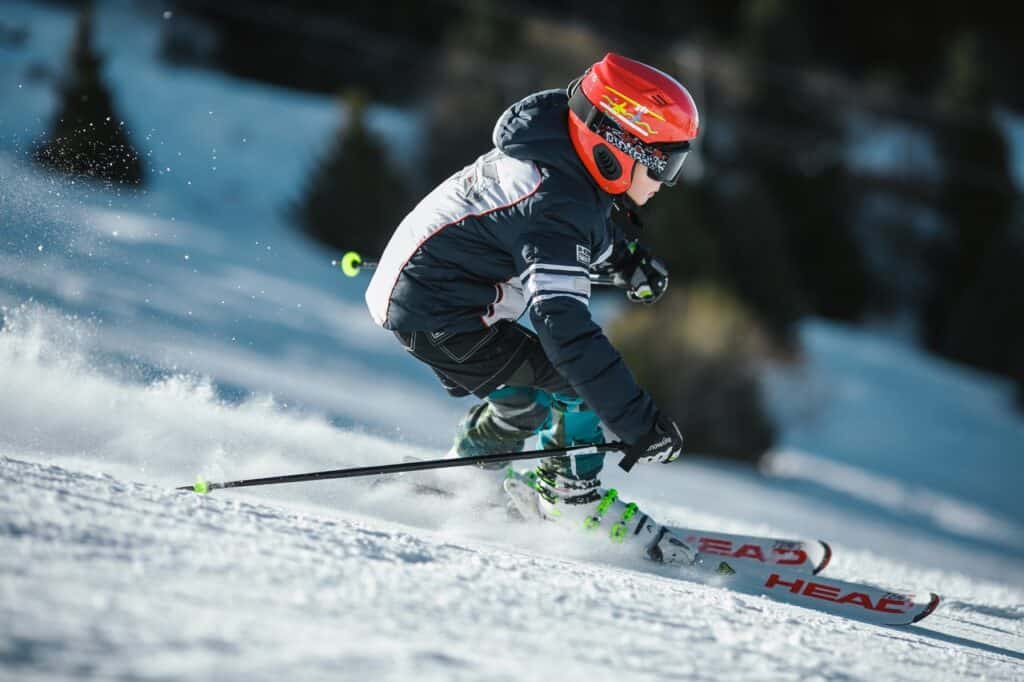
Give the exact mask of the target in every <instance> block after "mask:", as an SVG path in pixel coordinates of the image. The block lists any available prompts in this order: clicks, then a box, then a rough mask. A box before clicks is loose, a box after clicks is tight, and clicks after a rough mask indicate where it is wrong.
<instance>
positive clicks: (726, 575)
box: [684, 556, 941, 625]
mask: <svg viewBox="0 0 1024 682" xmlns="http://www.w3.org/2000/svg"><path fill="white" fill-rule="evenodd" d="M698 564H699V565H698V566H695V567H692V568H690V569H684V571H685V572H687V573H693V574H695V575H694V577H696V578H698V579H701V581H702V582H710V583H712V584H718V585H721V586H722V587H727V588H728V589H731V590H735V591H737V592H742V593H745V594H751V595H759V596H764V597H766V598H768V599H771V600H773V601H777V602H783V603H786V604H792V605H795V606H801V607H804V608H808V609H813V610H815V611H822V612H824V613H829V614H832V615H837V616H843V617H845V618H852V619H854V620H858V621H862V622H867V623H872V624H874V625H911V624H913V623H917V622H920V621H921V620H922V619H924V618H926V617H927V616H929V615H930V614H932V613H933V612H934V611H935V609H936V608H937V607H938V605H939V602H940V601H941V599H940V597H939V595H937V594H935V593H925V594H908V593H903V592H892V591H889V590H886V589H884V588H879V587H874V586H872V585H864V584H860V583H851V582H846V581H843V580H836V579H833V578H827V577H824V576H820V575H812V576H808V575H807V574H806V573H801V572H798V571H794V570H792V569H786V568H782V567H779V566H772V567H756V566H753V565H751V564H750V563H749V562H747V563H744V564H739V563H737V562H734V561H727V560H725V559H717V558H712V557H710V556H703V557H702V558H701V560H699V561H698Z"/></svg>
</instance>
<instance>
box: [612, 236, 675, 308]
mask: <svg viewBox="0 0 1024 682" xmlns="http://www.w3.org/2000/svg"><path fill="white" fill-rule="evenodd" d="M616 250H617V251H620V253H618V254H614V255H613V258H615V256H617V259H616V260H615V263H614V265H613V266H612V277H613V280H612V281H613V283H614V284H615V286H617V287H619V288H622V289H625V290H626V298H628V299H629V300H630V301H632V302H633V303H654V302H655V301H657V300H658V299H659V298H661V297H662V296H663V295H664V294H665V290H666V289H668V268H667V267H665V264H664V263H662V262H661V260H659V259H657V258H655V257H654V256H652V255H651V252H650V251H648V250H647V248H646V247H645V246H641V245H640V243H639V242H636V241H630V242H623V243H622V244H621V245H620V246H618V247H616Z"/></svg>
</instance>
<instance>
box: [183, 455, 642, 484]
mask: <svg viewBox="0 0 1024 682" xmlns="http://www.w3.org/2000/svg"><path fill="white" fill-rule="evenodd" d="M625 449H626V446H625V444H623V443H601V444H599V445H576V446H572V447H566V448H550V449H547V450H528V451H526V452H499V453H496V454H492V455H475V456H473V457H458V458H455V459H424V460H418V461H414V462H401V463H399V464H379V465H375V466H365V467H351V468H348V469H332V470H329V471H313V472H310V473H306V474H288V475H285V476H267V477H266V478H246V479H241V480H238V481H224V482H222V483H208V482H206V481H204V480H202V479H199V481H197V482H196V483H194V484H192V485H183V486H179V487H178V488H177V490H192V491H194V492H197V493H208V492H210V491H211V490H219V489H221V488H248V487H252V486H257V485H277V484H279V483H299V482H302V481H323V480H327V479H329V478H356V477H359V476H378V475H382V474H398V473H402V472H405V471H423V470H425V469H448V468H452V467H464V466H474V465H477V464H486V463H488V462H512V461H516V460H522V459H539V458H542V457H552V456H558V455H588V454H596V453H599V452H615V451H624V450H625Z"/></svg>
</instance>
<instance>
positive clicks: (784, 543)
mask: <svg viewBox="0 0 1024 682" xmlns="http://www.w3.org/2000/svg"><path fill="white" fill-rule="evenodd" d="M668 529H669V530H670V531H671V532H672V533H674V534H675V535H676V536H677V537H679V538H680V539H682V540H683V541H684V542H686V544H688V545H690V546H692V547H696V548H697V551H698V552H700V554H701V555H702V556H704V557H708V558H709V559H713V558H717V557H724V558H726V559H727V560H728V561H729V563H730V564H732V563H737V562H741V563H744V564H747V563H753V564H760V565H763V566H775V567H778V568H780V569H783V570H789V571H795V572H797V573H809V574H812V575H816V574H818V573H821V572H822V571H823V570H825V567H826V566H828V564H829V562H830V561H831V560H832V548H831V547H829V546H828V544H827V543H826V542H823V541H821V540H815V541H813V542H805V541H803V540H782V539H778V538H770V537H763V536H757V535H732V534H729V533H718V532H715V531H710V530H695V529H693V528H685V527H682V526H668Z"/></svg>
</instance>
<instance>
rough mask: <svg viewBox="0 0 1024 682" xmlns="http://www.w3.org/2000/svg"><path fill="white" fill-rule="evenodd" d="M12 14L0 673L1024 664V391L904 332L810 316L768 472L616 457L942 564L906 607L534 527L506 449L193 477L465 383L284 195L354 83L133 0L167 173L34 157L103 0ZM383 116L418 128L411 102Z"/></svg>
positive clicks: (772, 525)
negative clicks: (444, 494)
mask: <svg viewBox="0 0 1024 682" xmlns="http://www.w3.org/2000/svg"><path fill="white" fill-rule="evenodd" d="M150 15H152V16H150ZM4 21H6V22H8V23H13V24H19V23H20V24H26V25H29V26H30V27H31V30H32V33H31V37H30V40H29V44H28V46H27V47H26V48H24V49H21V50H18V49H15V48H11V47H0V306H2V322H3V324H2V329H0V378H2V379H0V385H2V389H0V476H2V478H3V485H2V486H0V677H3V678H4V679H7V678H8V677H10V678H11V679H18V680H44V679H45V680H49V679H55V678H60V679H63V678H71V677H100V678H115V677H117V678H146V679H152V678H164V679H165V678H178V677H185V676H189V677H196V676H199V677H203V678H206V677H217V678H218V679H245V680H253V679H321V678H323V679H332V680H338V679H375V680H376V679H410V678H412V677H416V678H417V679H420V678H422V679H444V680H450V679H474V680H476V679H496V680H497V679H513V678H515V679H536V678H539V677H541V676H552V675H557V676H558V677H559V678H562V679H568V680H575V679H595V678H596V679H605V678H609V677H612V676H613V675H614V676H629V677H630V678H636V679H641V680H648V679H651V680H653V679H679V678H684V679H685V678H698V679H719V678H739V677H744V678H755V679H791V678H820V679H865V680H866V679H933V678H936V677H938V678H958V677H968V676H970V677H982V676H983V677H986V678H988V679H1020V677H1021V670H1022V669H1024V668H1022V662H1024V540H1022V538H1024V506H1022V505H1021V503H1020V501H1019V499H1018V495H1017V491H1018V490H1020V488H1021V486H1022V485H1024V480H1022V466H1024V464H1022V460H1021V455H1022V453H1024V423H1022V420H1021V418H1020V417H1019V415H1017V414H1016V413H1015V412H1014V411H1013V409H1012V407H1011V391H1010V387H1009V386H1008V385H1006V384H1005V383H1003V382H1001V381H999V380H996V379H993V378H991V377H988V376H985V375H980V374H976V373H973V372H970V371H967V370H964V369H962V368H958V367H954V366H952V365H948V364H946V363H943V362H942V361H939V360H936V359H934V358H929V357H926V356H924V355H922V354H921V353H920V352H918V351H916V350H914V349H913V348H911V347H909V346H906V345H904V344H901V343H900V342H898V341H894V340H892V339H888V338H886V337H884V336H882V335H880V334H877V333H873V332H867V331H864V330H858V329H849V328H844V327H841V326H837V325H832V324H826V323H823V322H814V321H812V322H810V323H808V324H807V325H806V326H805V327H804V330H803V336H804V341H805V345H806V347H807V355H808V360H807V362H806V363H805V365H804V367H803V369H801V370H800V371H799V372H797V373H788V374H780V375H778V376H774V377H773V378H772V381H771V383H770V387H771V391H770V395H771V396H772V402H773V404H774V405H775V406H776V408H777V410H778V413H779V417H780V419H781V420H782V422H783V424H784V434H783V443H782V447H781V448H780V450H779V451H778V452H777V453H775V454H774V456H773V457H772V458H771V459H770V460H769V462H768V463H767V464H766V466H765V468H764V470H763V471H761V472H757V471H751V470H749V469H745V468H742V467H739V466H732V465H728V464H723V463H719V462H715V461H713V460H707V459H703V458H700V457H698V456H689V457H688V458H687V459H686V460H685V461H683V462H680V463H676V464H673V465H671V466H668V467H654V466H650V467H638V468H637V469H636V470H634V472H633V473H631V474H629V475H628V476H627V475H626V474H624V473H623V472H621V471H619V470H618V469H617V468H615V467H614V465H613V461H614V460H613V459H612V458H609V462H608V468H607V469H606V470H605V476H604V478H605V483H606V484H607V485H609V486H614V487H616V488H617V489H618V490H619V491H620V492H621V493H622V495H623V496H624V497H625V498H626V499H629V500H633V501H636V502H638V503H639V504H640V505H641V507H642V508H643V509H644V510H645V511H647V512H649V513H651V514H652V515H653V516H654V517H655V518H657V519H659V520H661V521H664V522H666V523H675V524H679V525H688V526H691V527H698V528H708V529H716V530H720V531H724V532H733V533H748V534H771V535H778V536H785V537H797V538H816V537H820V538H824V539H827V540H829V541H830V543H831V544H832V547H833V549H834V550H835V558H834V559H833V562H832V564H831V565H830V566H829V569H828V574H829V575H832V576H834V577H837V578H840V579H845V580H853V581H862V582H868V583H871V584H878V585H884V586H886V587H890V588H892V589H899V590H902V589H906V590H908V591H911V592H918V591H928V590H933V591H936V592H939V593H941V594H942V595H943V597H944V601H943V604H942V606H940V608H939V610H938V611H937V612H936V613H935V614H934V615H932V616H930V617H929V618H928V619H927V620H925V621H923V622H922V623H921V624H919V625H917V626H913V627H909V628H902V629H894V628H879V627H875V626H870V625H867V624H864V623H858V622H855V621H850V620H844V619H841V618H837V617H834V616H829V615H825V614H821V613H816V612H812V611H808V610H804V609H799V608H796V607H792V606H786V605H782V604H778V603H773V602H770V601H767V600H766V599H763V598H761V597H758V596H755V595H749V594H740V593H736V592H730V591H728V590H724V589H721V588H717V587H713V586H709V585H701V584H697V583H693V582H688V581H683V580H678V579H676V578H674V577H673V572H672V571H671V570H668V569H665V568H661V567H656V566H652V565H650V564H647V563H645V562H644V561H642V560H640V559H639V558H637V557H633V556H630V555H627V554H624V553H623V552H622V551H617V550H616V548H615V547H614V546H610V545H608V544H605V543H604V542H601V543H594V542H593V541H592V538H591V537H588V536H585V535H583V534H580V535H575V534H568V533H564V532H562V531H561V529H559V528H557V527H554V526H552V527H544V526H542V527H537V526H533V525H523V524H515V523H511V522H509V521H508V520H507V519H505V517H504V512H502V511H501V510H500V509H492V508H489V507H487V506H486V505H481V502H482V500H483V499H484V498H486V496H487V494H488V492H487V491H488V490H489V489H490V488H489V484H490V483H493V481H489V479H488V475H487V474H485V473H482V472H477V471H464V470H447V471H445V472H439V473H437V474H435V477H436V480H437V481H439V482H444V483H446V484H452V485H455V486H457V487H460V488H462V489H464V490H466V491H467V494H466V495H465V496H464V498H462V499H458V500H441V499H435V498H430V497H416V498H409V496H407V495H405V494H404V493H403V490H404V489H403V488H402V487H401V486H379V487H374V486H372V485H370V483H369V482H368V481H366V480H356V479H352V480H344V481H324V482H319V483H306V484H293V485H283V486H273V487H266V488H251V489H237V490H226V491H218V492H216V493H215V494H212V495H209V496H197V495H195V494H193V493H188V492H180V491H175V490H174V487H175V486H179V485H183V484H188V483H190V482H191V480H193V478H194V476H195V475H197V474H201V475H203V476H204V477H206V478H207V479H208V480H215V481H216V480H228V479H236V478H246V477H253V476H265V475H273V474H283V473H298V472H304V471H312V470H318V469H333V468H338V467H343V466H358V465H365V464H379V463H388V462H397V461H400V460H401V459H402V457H404V456H416V457H435V456H438V455H439V453H440V451H441V450H442V449H443V448H445V447H446V445H447V442H448V439H449V437H450V434H451V431H452V428H453V427H454V424H455V423H456V421H457V420H458V418H459V417H460V416H461V414H462V413H463V412H464V410H465V408H466V407H467V402H466V401H456V400H449V399H447V398H445V397H444V394H443V392H442V390H441V389H440V388H439V387H438V386H437V385H436V381H435V379H434V378H433V376H432V375H431V373H430V372H429V370H428V369H426V368H425V367H423V366H421V365H419V364H418V363H414V362H412V361H410V360H409V359H408V358H407V357H406V354H405V353H404V351H402V350H401V348H400V347H399V346H398V344H397V343H395V342H394V341H393V339H391V338H390V336H389V335H388V334H387V333H385V332H382V331H380V330H379V329H377V328H375V327H374V326H373V324H372V321H371V320H370V319H369V315H368V314H367V312H366V310H365V306H364V305H363V303H362V300H361V299H362V290H363V287H364V286H365V279H357V280H348V279H345V278H344V277H342V276H341V275H340V274H339V273H338V271H337V269H336V268H333V267H332V266H331V261H332V259H335V258H336V257H337V255H338V254H331V253H327V252H324V251H322V250H319V249H318V248H317V247H315V246H313V245H311V244H309V243H307V242H304V241H302V240H301V239H299V238H298V237H296V236H295V233H294V232H293V231H292V230H291V228H290V227H289V226H288V225H287V223H286V221H285V218H284V209H285V207H286V206H287V204H288V202H289V201H291V200H292V199H294V195H295V192H296V191H297V187H298V186H299V184H300V183H301V180H302V178H303V177H304V175H305V173H306V172H307V170H308V168H309V166H310V164H311V163H312V161H313V159H315V158H316V155H317V153H318V151H319V149H320V148H321V147H322V145H323V144H324V141H325V140H327V139H329V138H330V136H331V134H332V133H333V131H334V128H335V126H336V125H338V124H339V121H341V120H343V112H341V111H340V110H339V108H338V105H337V103H336V102H334V101H332V100H331V99H330V98H323V97H315V96H309V95H301V94H297V93H294V92H290V91H283V90H279V89H276V88H271V87H267V86H261V85H256V84H253V83H249V82H245V81H240V80H236V79H232V78H229V77H225V76H223V75H218V74H214V73H207V72H200V71H193V70H186V69H174V68H170V67H167V66H166V65H163V64H161V63H160V62H159V61H157V60H156V59H155V57H154V54H155V48H156V44H157V43H156V38H157V36H156V34H155V31H156V30H157V28H158V24H159V22H161V21H173V18H171V19H166V20H165V19H164V18H163V15H162V13H161V10H160V9H159V8H142V9H140V8H136V7H135V6H134V5H129V4H120V3H103V4H101V5H100V11H99V15H98V17H97V22H96V23H97V28H98V31H99V36H98V41H99V44H100V45H101V46H102V48H103V49H104V51H105V52H106V54H107V69H108V71H107V79H108V82H110V83H111V84H112V85H113V86H114V88H115V90H116V93H115V94H116V96H117V102H118V107H119V110H120V111H121V112H122V113H123V115H124V116H125V118H126V120H128V122H129V124H130V125H131V127H132V129H133V130H134V131H135V136H136V138H137V139H139V138H144V137H149V140H148V142H150V143H151V147H149V148H147V149H146V151H152V157H151V158H152V163H153V166H154V168H163V169H166V168H168V167H170V168H171V171H166V170H165V171H164V172H163V173H162V174H155V175H153V176H152V177H151V180H152V182H151V184H150V185H149V186H148V188H147V189H146V190H145V191H143V192H121V193H108V192H105V191H102V190H97V189H96V188H94V187H91V186H82V185H81V184H76V185H71V184H70V183H69V182H68V181H66V180H63V179H60V178H55V177H52V176H49V175H46V174H44V173H41V172H39V171H38V170H37V169H34V168H33V167H32V166H31V165H29V164H28V163H27V161H26V154H27V151H26V150H27V149H29V147H30V144H31V140H32V139H33V138H34V137H35V136H37V135H38V134H39V133H40V132H42V131H43V130H45V126H46V124H47V121H48V120H49V116H50V115H51V114H52V109H53V107H54V101H53V98H52V96H51V95H49V94H48V93H49V92H50V90H51V88H52V84H51V83H48V82H45V81H38V80H31V79H26V78H25V77H24V75H25V73H26V71H27V69H29V67H30V66H31V65H32V64H34V63H45V64H46V65H47V67H48V68H51V69H53V70H58V69H59V68H60V67H61V64H62V61H63V57H62V55H63V48H61V47H59V46H63V45H65V44H66V41H67V39H68V38H69V36H70V33H71V27H72V25H73V15H72V14H70V13H69V12H68V11H67V10H65V9H62V8H58V7H55V6H51V5H45V4H44V5H38V6H37V5H34V4H28V3H24V2H7V3H5V5H4ZM19 86H21V87H19ZM209 112H213V113H209ZM375 112H376V113H375V116H374V120H375V121H376V123H375V125H385V126H386V127H387V128H388V129H392V128H394V127H395V126H398V128H399V129H400V130H401V131H402V133H401V134H403V135H407V136H409V137H411V136H412V133H410V132H409V131H411V130H414V129H415V117H414V116H410V115H408V114H406V113H404V112H400V111H396V110H388V109H384V108H377V109H375ZM382 121H384V123H383V124H382V123H381V122H382ZM214 150H216V152H214ZM213 156H216V157H217V158H216V159H214V158H213ZM214 162H216V163H214ZM213 165H216V166H217V170H216V171H214V170H213V169H212V166H213ZM601 314H602V315H603V314H607V313H606V312H602V313H601ZM208 671H209V672H208Z"/></svg>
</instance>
